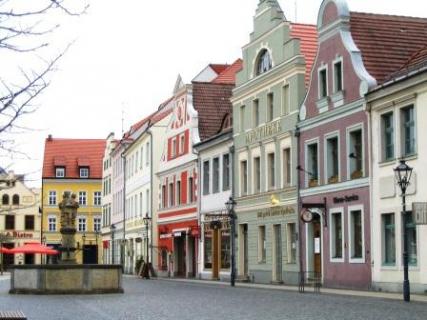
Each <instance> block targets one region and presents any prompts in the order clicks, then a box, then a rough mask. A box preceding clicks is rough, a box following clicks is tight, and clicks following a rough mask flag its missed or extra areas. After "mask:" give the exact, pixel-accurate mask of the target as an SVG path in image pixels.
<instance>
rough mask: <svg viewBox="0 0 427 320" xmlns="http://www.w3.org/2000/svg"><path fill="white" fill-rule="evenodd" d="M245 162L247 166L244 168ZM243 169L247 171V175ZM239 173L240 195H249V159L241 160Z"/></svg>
mask: <svg viewBox="0 0 427 320" xmlns="http://www.w3.org/2000/svg"><path fill="white" fill-rule="evenodd" d="M243 164H245V168H243ZM243 169H245V171H246V175H245V174H244V172H243ZM239 173H240V179H239V180H240V190H239V191H240V196H247V195H248V194H249V185H248V178H249V177H248V160H247V159H240V161H239Z"/></svg>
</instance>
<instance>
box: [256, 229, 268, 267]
mask: <svg viewBox="0 0 427 320" xmlns="http://www.w3.org/2000/svg"><path fill="white" fill-rule="evenodd" d="M265 240H266V238H265V226H259V227H258V262H259V263H265V256H266V241H265Z"/></svg>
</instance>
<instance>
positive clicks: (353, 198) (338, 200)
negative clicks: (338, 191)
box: [334, 194, 359, 203]
mask: <svg viewBox="0 0 427 320" xmlns="http://www.w3.org/2000/svg"><path fill="white" fill-rule="evenodd" d="M358 200H359V196H358V195H357V194H353V195H351V196H345V197H335V198H334V203H344V202H352V201H358Z"/></svg>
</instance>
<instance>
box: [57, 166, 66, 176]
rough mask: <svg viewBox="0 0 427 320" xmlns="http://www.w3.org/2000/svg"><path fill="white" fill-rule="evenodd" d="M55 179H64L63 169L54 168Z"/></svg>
mask: <svg viewBox="0 0 427 320" xmlns="http://www.w3.org/2000/svg"><path fill="white" fill-rule="evenodd" d="M55 177H57V178H64V177H65V168H64V167H56V168H55Z"/></svg>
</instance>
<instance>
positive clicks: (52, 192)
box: [48, 190, 58, 206]
mask: <svg viewBox="0 0 427 320" xmlns="http://www.w3.org/2000/svg"><path fill="white" fill-rule="evenodd" d="M51 199H55V201H51ZM57 201H58V199H57V192H56V191H55V190H49V195H48V203H49V205H50V206H55V205H56V204H57Z"/></svg>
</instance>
